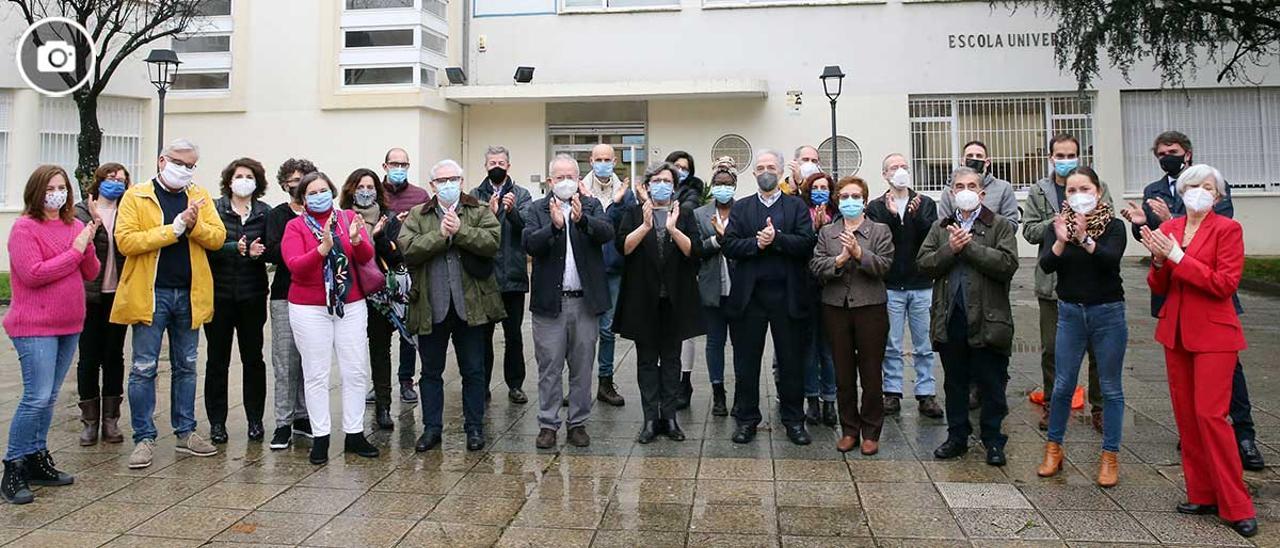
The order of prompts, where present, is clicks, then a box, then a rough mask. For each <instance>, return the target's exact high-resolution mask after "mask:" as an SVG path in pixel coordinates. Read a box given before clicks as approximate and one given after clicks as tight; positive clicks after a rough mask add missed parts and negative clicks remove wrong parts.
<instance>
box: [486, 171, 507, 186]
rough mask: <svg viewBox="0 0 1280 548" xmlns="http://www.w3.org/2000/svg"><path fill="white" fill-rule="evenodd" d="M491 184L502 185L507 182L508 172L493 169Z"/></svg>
mask: <svg viewBox="0 0 1280 548" xmlns="http://www.w3.org/2000/svg"><path fill="white" fill-rule="evenodd" d="M489 182H491V183H493V184H495V185H500V184H502V183H505V182H507V170H506V168H502V167H493V168H490V169H489Z"/></svg>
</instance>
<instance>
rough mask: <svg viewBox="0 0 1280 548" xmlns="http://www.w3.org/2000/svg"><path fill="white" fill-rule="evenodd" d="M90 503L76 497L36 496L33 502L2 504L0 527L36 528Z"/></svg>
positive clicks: (0, 507)
mask: <svg viewBox="0 0 1280 548" xmlns="http://www.w3.org/2000/svg"><path fill="white" fill-rule="evenodd" d="M86 504H89V502H88V501H86V500H82V499H76V498H70V497H68V498H58V497H48V496H45V497H36V500H35V502H32V503H31V504H0V527H15V528H24V529H35V528H37V527H42V526H44V525H47V524H48V523H50V522H52V521H53V520H56V519H58V518H61V517H62V516H65V515H67V514H70V513H71V512H74V511H76V510H79V509H80V508H82V507H84V506H85V505H86Z"/></svg>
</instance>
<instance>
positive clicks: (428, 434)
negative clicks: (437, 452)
mask: <svg viewBox="0 0 1280 548" xmlns="http://www.w3.org/2000/svg"><path fill="white" fill-rule="evenodd" d="M437 445H440V431H439V430H436V429H435V428H428V429H426V430H423V431H422V435H421V436H418V443H417V444H415V445H414V446H413V450H414V451H416V452H418V453H421V452H423V451H430V450H432V449H435V447H436V446H437Z"/></svg>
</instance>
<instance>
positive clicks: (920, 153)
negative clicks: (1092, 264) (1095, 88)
mask: <svg viewBox="0 0 1280 548" xmlns="http://www.w3.org/2000/svg"><path fill="white" fill-rule="evenodd" d="M908 110H909V112H910V123H911V158H912V160H911V161H912V171H913V172H914V175H915V180H916V184H917V185H918V189H919V190H924V191H939V190H942V189H943V188H944V187H945V186H946V184H947V182H948V180H949V179H950V175H951V170H952V169H954V167H955V166H957V165H959V162H960V157H961V155H962V154H961V152H962V151H961V147H963V146H964V144H965V143H967V142H969V141H972V140H978V141H982V142H984V143H986V145H987V148H988V155H989V156H990V158H991V172H992V174H993V175H995V176H996V177H999V178H1001V179H1005V180H1007V181H1009V182H1010V183H1013V187H1014V189H1016V190H1026V189H1027V188H1028V187H1030V186H1031V185H1033V184H1035V183H1036V181H1038V180H1040V179H1041V178H1043V177H1045V176H1047V175H1048V174H1049V161H1048V156H1049V154H1048V150H1047V147H1048V144H1049V140H1050V139H1052V138H1053V135H1054V134H1057V133H1061V132H1066V133H1070V134H1072V135H1075V136H1076V138H1077V139H1079V140H1080V161H1081V163H1082V164H1085V165H1090V164H1092V160H1093V97H1092V96H1081V95H1078V94H1045V95H1018V96H950V97H912V98H911V99H910V100H909V102H908Z"/></svg>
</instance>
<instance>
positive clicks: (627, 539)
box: [591, 528, 685, 548]
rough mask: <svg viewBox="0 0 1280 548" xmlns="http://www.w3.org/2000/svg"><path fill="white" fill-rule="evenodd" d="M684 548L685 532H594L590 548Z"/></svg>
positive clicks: (682, 530)
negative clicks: (635, 547)
mask: <svg viewBox="0 0 1280 548" xmlns="http://www.w3.org/2000/svg"><path fill="white" fill-rule="evenodd" d="M633 546H645V547H646V548H684V546H685V532H684V529H683V528H682V529H681V530H680V532H672V531H607V530H600V531H596V536H595V538H593V539H592V540H591V548H631V547H633Z"/></svg>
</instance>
